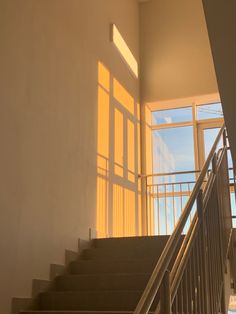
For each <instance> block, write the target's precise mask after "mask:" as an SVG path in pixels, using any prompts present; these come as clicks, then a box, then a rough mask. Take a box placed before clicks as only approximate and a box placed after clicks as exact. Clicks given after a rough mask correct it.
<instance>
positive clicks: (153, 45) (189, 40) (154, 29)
mask: <svg viewBox="0 0 236 314" xmlns="http://www.w3.org/2000/svg"><path fill="white" fill-rule="evenodd" d="M140 8H141V9H140V32H141V37H140V47H141V50H140V53H141V54H140V56H141V78H142V79H141V96H142V102H153V101H158V100H165V99H176V98H184V97H190V96H196V95H205V94H210V93H215V92H217V90H218V89H217V83H216V78H215V73H214V67H213V62H212V56H211V52H210V46H209V41H208V35H207V29H206V25H205V20H204V13H203V8H202V3H201V0H191V1H189V0H150V1H148V2H146V3H141V4H140Z"/></svg>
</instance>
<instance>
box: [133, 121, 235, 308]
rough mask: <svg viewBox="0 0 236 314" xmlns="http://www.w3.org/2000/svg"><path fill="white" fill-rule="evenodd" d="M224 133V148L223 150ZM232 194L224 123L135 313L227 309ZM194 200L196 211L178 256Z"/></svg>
mask: <svg viewBox="0 0 236 314" xmlns="http://www.w3.org/2000/svg"><path fill="white" fill-rule="evenodd" d="M222 137H223V147H222V148H221V149H220V150H218V149H217V148H218V144H219V142H220V140H221V139H222ZM229 193H230V191H229V177H228V163H227V143H226V130H225V126H223V127H222V128H221V130H220V132H219V134H218V136H217V138H216V140H215V143H214V144H213V147H212V149H211V151H210V153H209V156H208V158H207V160H206V162H205V164H204V166H203V169H202V171H201V172H200V174H199V176H198V178H197V180H196V183H195V185H194V187H193V189H192V191H191V195H190V197H189V199H188V201H187V204H186V206H185V207H184V209H183V211H182V214H181V216H180V218H179V220H178V222H177V224H176V226H175V228H174V230H173V233H172V235H171V236H170V238H169V240H168V242H167V244H166V247H165V249H164V250H163V252H162V255H161V257H160V259H159V260H158V262H157V265H156V267H155V269H154V271H153V273H152V275H151V277H150V280H149V282H148V284H147V286H146V288H145V290H144V292H143V294H142V297H141V299H140V301H139V302H138V305H137V307H136V309H135V312H134V313H135V314H140V313H141V314H144V313H148V312H149V310H150V309H151V308H152V309H153V310H154V311H155V313H162V314H170V313H198V314H201V313H202V314H208V313H218V312H219V311H221V312H222V313H225V311H226V309H225V304H224V301H223V299H224V298H223V296H224V278H223V276H224V268H225V261H226V256H227V254H228V247H229V243H230V235H231V230H232V222H231V208H230V195H229ZM194 204H196V212H195V214H194V217H193V218H192V222H191V224H190V226H189V228H188V230H187V232H186V236H185V237H184V240H183V242H182V244H181V248H180V251H179V253H178V254H177V255H176V256H175V254H176V253H175V252H176V248H177V246H178V245H179V244H180V243H181V241H182V239H181V235H182V233H183V230H184V228H185V226H186V222H187V221H188V219H189V218H190V215H191V212H192V209H193V206H194ZM172 261H174V263H173V264H171V263H172ZM158 296H160V297H158Z"/></svg>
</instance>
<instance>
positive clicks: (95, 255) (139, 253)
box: [81, 248, 162, 260]
mask: <svg viewBox="0 0 236 314" xmlns="http://www.w3.org/2000/svg"><path fill="white" fill-rule="evenodd" d="M161 252H162V250H161V249H159V248H157V249H156V250H150V249H149V250H147V249H145V250H140V249H136V250H134V249H133V250H122V251H120V250H107V249H90V250H85V251H84V253H83V255H82V256H81V258H82V259H85V260H87V259H88V260H90V259H92V260H106V259H109V260H123V259H124V258H126V259H143V258H144V257H148V258H149V259H155V260H158V258H159V257H160V255H161Z"/></svg>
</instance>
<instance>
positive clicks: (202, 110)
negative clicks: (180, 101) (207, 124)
mask: <svg viewBox="0 0 236 314" xmlns="http://www.w3.org/2000/svg"><path fill="white" fill-rule="evenodd" d="M216 118H223V110H222V105H221V103H214V104H208V105H200V106H197V119H198V120H205V119H216Z"/></svg>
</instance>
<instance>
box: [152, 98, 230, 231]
mask: <svg viewBox="0 0 236 314" xmlns="http://www.w3.org/2000/svg"><path fill="white" fill-rule="evenodd" d="M151 117H152V118H151V130H152V172H153V175H152V176H150V177H149V178H148V180H147V189H148V197H149V198H148V202H147V204H148V210H150V209H151V212H152V211H153V219H154V224H153V230H154V233H155V234H171V233H172V231H173V229H174V227H175V225H176V223H177V221H178V219H179V217H180V215H181V212H182V210H183V208H184V206H185V205H186V203H187V201H188V199H189V196H190V194H191V192H192V189H193V187H194V184H195V181H196V179H197V176H198V173H199V171H200V170H201V168H202V167H203V164H204V162H205V160H206V158H207V156H208V155H209V152H210V150H211V147H212V145H213V143H214V141H215V139H216V136H217V135H218V132H219V130H220V128H221V126H222V124H223V114H222V107H221V104H220V103H218V102H214V103H213V102H211V103H207V104H205V105H202V103H193V104H192V105H189V104H186V105H185V106H183V105H182V106H181V104H180V106H176V105H174V106H173V108H171V106H169V105H166V104H165V105H164V106H163V107H161V106H160V109H159V110H154V111H151ZM234 207H235V206H234ZM195 210H196V206H193V210H192V213H191V215H190V219H189V221H188V222H187V224H186V228H187V226H188V225H189V223H190V221H191V219H192V217H193V215H194V211H195ZM235 212H236V210H235ZM150 216H151V214H150Z"/></svg>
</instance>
